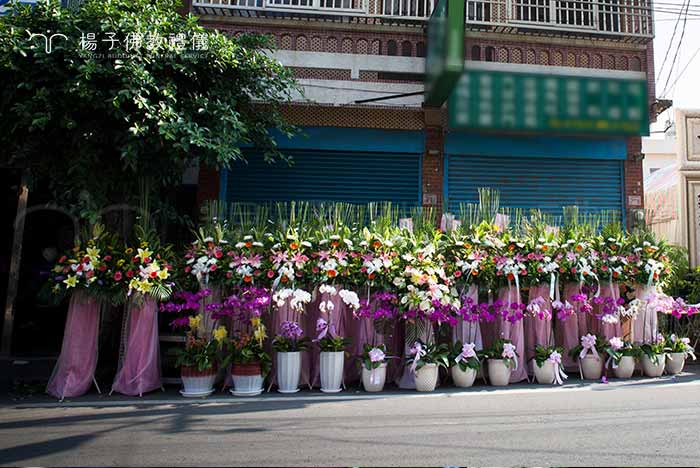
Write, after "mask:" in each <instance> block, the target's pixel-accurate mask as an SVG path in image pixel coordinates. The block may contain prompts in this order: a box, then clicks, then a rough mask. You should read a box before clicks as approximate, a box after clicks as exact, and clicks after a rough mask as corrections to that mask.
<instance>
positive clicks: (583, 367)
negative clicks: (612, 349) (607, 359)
mask: <svg viewBox="0 0 700 468" xmlns="http://www.w3.org/2000/svg"><path fill="white" fill-rule="evenodd" d="M606 345H607V343H606V341H605V340H604V339H603V338H601V337H598V336H596V335H593V334H590V333H588V334H586V335H584V336H582V337H581V341H580V343H579V344H578V345H576V346H574V347H573V348H571V349H570V350H569V356H571V358H573V359H576V360H578V363H579V371H580V373H581V378H582V379H587V380H599V379H600V377H601V376H602V375H603V359H602V357H601V356H600V354H599V353H598V350H600V351H601V352H602V351H603V350H604V349H605V347H606Z"/></svg>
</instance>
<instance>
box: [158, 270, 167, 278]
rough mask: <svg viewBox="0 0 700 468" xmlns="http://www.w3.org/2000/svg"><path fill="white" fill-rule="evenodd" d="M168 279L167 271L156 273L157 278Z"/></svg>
mask: <svg viewBox="0 0 700 468" xmlns="http://www.w3.org/2000/svg"><path fill="white" fill-rule="evenodd" d="M167 277H168V270H160V271H158V278H160V279H166V278H167Z"/></svg>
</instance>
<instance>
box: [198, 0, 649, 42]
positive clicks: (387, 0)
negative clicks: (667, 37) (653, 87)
mask: <svg viewBox="0 0 700 468" xmlns="http://www.w3.org/2000/svg"><path fill="white" fill-rule="evenodd" d="M465 1H466V22H467V24H468V25H474V26H487V27H488V26H493V27H510V28H523V29H552V30H559V31H571V32H583V33H589V34H590V33H600V34H610V35H619V36H635V37H647V38H650V37H652V36H653V25H652V5H651V0H465ZM435 2H436V0H194V2H193V6H194V7H195V8H200V9H201V8H203V9H204V11H207V10H209V9H222V8H223V9H234V10H259V11H263V12H271V13H274V12H280V13H283V12H285V13H292V14H293V13H297V14H311V15H313V14H316V15H342V16H364V17H368V18H386V19H393V20H406V21H425V20H427V19H428V18H429V17H430V14H431V13H432V11H433V6H434V3H435Z"/></svg>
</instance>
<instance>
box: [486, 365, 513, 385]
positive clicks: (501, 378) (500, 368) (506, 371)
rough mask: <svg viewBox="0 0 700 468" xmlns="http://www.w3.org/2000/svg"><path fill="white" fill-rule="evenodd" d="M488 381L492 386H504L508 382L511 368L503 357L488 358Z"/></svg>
mask: <svg viewBox="0 0 700 468" xmlns="http://www.w3.org/2000/svg"><path fill="white" fill-rule="evenodd" d="M488 366H489V382H490V383H491V385H493V386H494V387H505V386H506V385H508V383H509V382H510V373H511V372H512V369H511V368H510V366H509V365H508V364H506V360H505V359H489V361H488Z"/></svg>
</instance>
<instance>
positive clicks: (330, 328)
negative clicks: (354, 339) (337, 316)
mask: <svg viewBox="0 0 700 468" xmlns="http://www.w3.org/2000/svg"><path fill="white" fill-rule="evenodd" d="M316 331H317V332H319V333H318V336H317V337H316V341H321V340H322V339H323V338H325V337H326V336H327V335H328V334H329V333H330V335H333V334H335V326H334V325H333V324H330V325H329V324H328V321H326V320H325V319H322V318H320V319H318V320H317V321H316Z"/></svg>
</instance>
